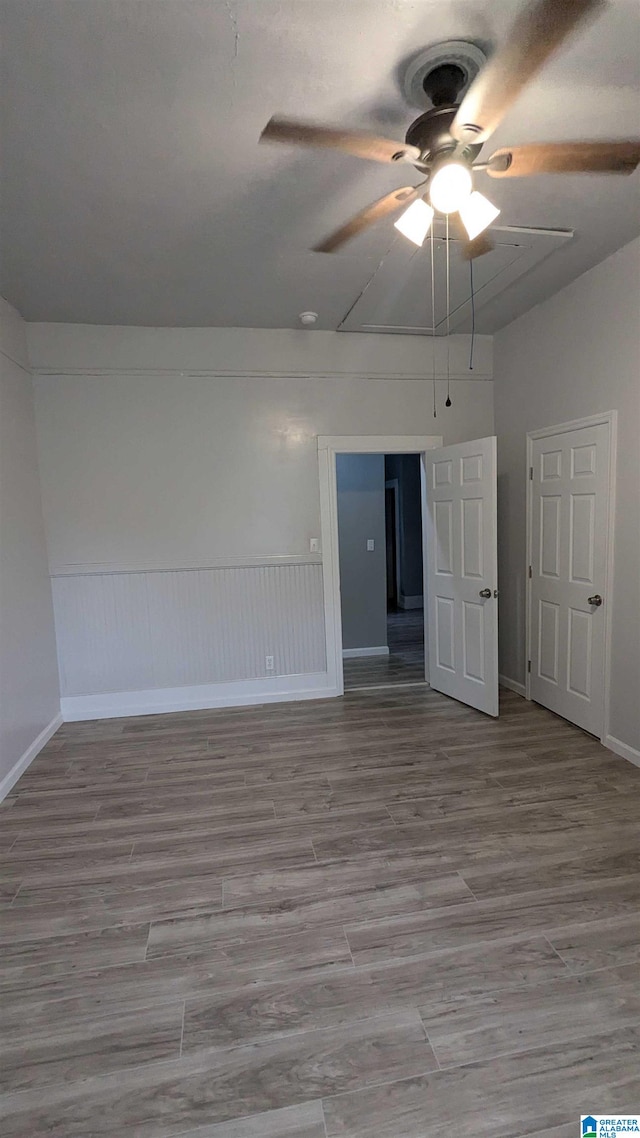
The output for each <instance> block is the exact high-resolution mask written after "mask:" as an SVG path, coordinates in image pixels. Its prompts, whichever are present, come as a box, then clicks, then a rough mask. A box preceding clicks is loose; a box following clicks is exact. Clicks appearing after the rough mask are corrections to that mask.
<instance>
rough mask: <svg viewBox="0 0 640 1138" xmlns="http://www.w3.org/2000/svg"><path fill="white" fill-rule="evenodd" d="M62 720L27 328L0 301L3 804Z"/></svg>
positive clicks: (0, 732) (0, 757)
mask: <svg viewBox="0 0 640 1138" xmlns="http://www.w3.org/2000/svg"><path fill="white" fill-rule="evenodd" d="M59 712H60V697H59V689H58V667H57V662H56V649H55V637H54V631H53V610H52V604H51V586H50V582H49V576H48V571H47V555H46V547H45V539H44V527H43V522H42V504H41V498H40V481H39V476H38V461H37V452H36V431H35V420H34V412H33V392H32V387H31V374H30V372H29V371H28V369H27V353H26V341H25V335H24V325H23V322H22V320H21V319H20V316H19V315H18V313H17V312H16V311H15V309H13V308H12V307H11V306H10V305H9V304H7V303H6V301H4V300H1V299H0V798H1V797H3V796H4V794H6V793H8V791H9V789H10V788H11V786H12V785H13V783H14V782H15V780H16V779H17V778H18V777H19V775H20V774H21V773H22V771H23V770H24V769H25V768H26V766H27V765H28V763H29V762H30V760H31V759H32V758H33V757H34V756H35V755H36V754H37V752H38V750H39V749H40V747H41V746H43V745H44V742H45V741H46V738H48V737H49V735H50V734H52V733H53V731H54V730H55V728H56V727H57V726H58V724H59V722H60V720H59Z"/></svg>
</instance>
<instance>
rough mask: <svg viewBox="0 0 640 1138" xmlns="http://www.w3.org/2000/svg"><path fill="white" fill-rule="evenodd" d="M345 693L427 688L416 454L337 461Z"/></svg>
mask: <svg viewBox="0 0 640 1138" xmlns="http://www.w3.org/2000/svg"><path fill="white" fill-rule="evenodd" d="M336 485H337V514H338V561H339V571H340V616H341V623H342V656H343V673H344V687H345V691H349V690H353V689H357V688H362V687H378V686H381V685H384V686H386V685H389V684H392V685H397V684H416V683H424V682H425V642H424V616H423V577H424V566H423V556H422V544H423V532H422V487H421V465H420V456H419V455H418V454H387V455H385V454H358V453H355V454H349V453H344V454H338V455H337V456H336Z"/></svg>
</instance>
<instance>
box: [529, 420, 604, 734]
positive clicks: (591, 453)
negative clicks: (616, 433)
mask: <svg viewBox="0 0 640 1138" xmlns="http://www.w3.org/2000/svg"><path fill="white" fill-rule="evenodd" d="M531 454H532V461H531V468H530V477H531V484H532V485H531V490H532V494H531V502H532V512H531V565H530V568H529V575H530V578H531V582H530V584H531V593H530V596H531V609H530V612H531V638H530V654H531V660H530V663H529V668H530V672H531V680H530V694H531V698H532V699H534V700H536V701H537V702H538V703H542V704H544V706H545V707H548V708H550V709H551V711H555V712H557V713H558V715H562V716H564V718H565V719H569V720H571V722H572V723H576V724H577V725H578V727H582V728H584V730H585V731H590V732H592V734H594V735H598V736H601V735H602V731H603V724H604V653H605V609H606V605H607V604H608V603H609V598H608V597H607V595H606V584H605V581H606V563H607V533H608V524H609V425H608V424H607V423H599V424H597V425H596V426H593V427H582V428H579V429H576V430H568V431H564V432H562V433H558V434H548V435H546V436H545V437H544V438H536V439H534V440H533V442H532V451H531Z"/></svg>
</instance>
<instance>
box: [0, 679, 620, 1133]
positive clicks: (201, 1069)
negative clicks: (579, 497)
mask: <svg viewBox="0 0 640 1138" xmlns="http://www.w3.org/2000/svg"><path fill="white" fill-rule="evenodd" d="M356 663H358V662H357V661H356ZM394 670H395V672H396V673H398V674H399V669H398V668H397V666H396V665H394ZM363 673H364V669H363ZM639 848H640V770H638V769H637V768H635V767H633V766H632V765H631V764H629V763H627V762H625V761H624V760H623V759H621V758H618V757H617V756H615V755H613V754H612V753H611V752H609V751H606V750H605V749H604V748H603V747H601V746H600V745H599V744H598V743H597V742H596V741H595V740H594V739H592V738H591V737H590V736H588V735H585V734H584V733H583V732H581V731H579V730H578V729H577V728H574V727H572V726H571V725H570V724H567V723H566V722H564V721H562V720H560V719H558V718H556V717H555V716H553V715H552V714H550V713H548V712H547V711H545V710H544V709H543V708H540V707H536V706H535V705H533V704H528V703H526V701H524V700H522V699H520V698H519V697H518V696H516V695H514V694H513V693H502V697H501V717H500V719H498V720H497V721H496V720H491V719H487V718H486V717H484V716H482V715H481V714H479V713H477V712H475V711H473V710H471V709H470V708H467V707H463V706H462V705H460V704H457V703H455V702H454V701H452V700H449V699H447V698H446V697H445V696H442V695H440V694H439V693H437V692H432V691H430V690H429V689H428V688H427V687H426V686H419V687H406V688H403V687H401V686H394V687H391V688H381V689H369V688H366V687H365V689H364V690H361V691H357V692H355V691H354V692H351V693H348V694H347V695H346V696H345V698H344V699H340V700H332V701H328V700H327V701H318V702H312V703H294V704H288V705H284V704H272V705H268V706H265V707H250V708H230V709H220V710H213V711H197V712H190V713H184V714H177V715H167V716H162V715H152V716H145V717H140V718H131V719H126V720H107V721H96V722H94V723H77V724H65V725H64V726H63V727H62V728H61V729H60V730H59V731H58V732H57V733H56V735H55V736H54V737H53V738H52V739H51V740H50V741H49V743H48V744H47V745H46V747H45V748H44V749H43V751H42V752H41V754H40V755H39V756H38V758H37V759H36V760H35V762H34V763H33V764H32V765H31V767H30V768H29V769H28V771H26V772H25V774H24V775H23V777H22V778H21V779H20V781H19V782H18V783H17V784H16V786H15V787H14V788H13V791H12V794H11V796H10V797H9V798H8V799H7V800H6V801H5V802H4V803H3V804H1V805H0V1039H1V1040H2V1044H0V1046H1V1047H2V1048H3V1051H1V1052H0V1132H1V1133H2V1134H3V1136H4V1135H6V1136H7V1138H41V1136H42V1138H44V1136H45V1135H46V1136H47V1138H56V1136H57V1138H89V1136H94V1135H95V1136H96V1138H98V1136H103V1138H107V1136H108V1138H113V1136H114V1135H117V1136H118V1138H258V1136H260V1138H365V1136H366V1138H427V1136H428V1138H430V1136H431V1134H434V1135H435V1134H437V1133H452V1134H453V1133H455V1134H456V1135H459V1136H461V1138H472V1136H473V1138H476V1136H477V1135H481V1136H482V1138H524V1136H525V1135H526V1136H527V1138H569V1136H570V1135H573V1134H574V1133H577V1131H578V1119H579V1114H580V1113H583V1112H584V1110H585V1109H587V1110H595V1111H597V1112H598V1113H605V1112H607V1111H609V1110H616V1111H618V1110H627V1111H629V1112H631V1111H632V1110H637V1103H638V1101H639V1100H640V1076H639V1075H638V1071H640V996H639V995H638V992H640V915H639V914H640V858H639V855H638V849H639ZM325 1127H326V1130H325Z"/></svg>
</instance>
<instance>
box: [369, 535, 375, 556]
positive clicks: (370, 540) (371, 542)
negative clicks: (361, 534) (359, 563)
mask: <svg viewBox="0 0 640 1138" xmlns="http://www.w3.org/2000/svg"><path fill="white" fill-rule="evenodd" d="M375 547H376V543H375V541H374V539H373V538H372V537H368V538H367V553H373V551H374V549H375Z"/></svg>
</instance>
